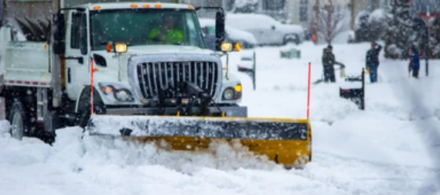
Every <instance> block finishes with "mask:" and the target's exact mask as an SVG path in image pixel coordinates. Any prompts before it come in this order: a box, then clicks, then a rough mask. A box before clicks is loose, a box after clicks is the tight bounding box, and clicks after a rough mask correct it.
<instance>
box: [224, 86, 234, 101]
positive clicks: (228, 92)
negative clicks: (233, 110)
mask: <svg viewBox="0 0 440 195" xmlns="http://www.w3.org/2000/svg"><path fill="white" fill-rule="evenodd" d="M223 99H225V100H233V99H235V91H234V89H232V88H227V89H226V90H225V92H224V93H223Z"/></svg>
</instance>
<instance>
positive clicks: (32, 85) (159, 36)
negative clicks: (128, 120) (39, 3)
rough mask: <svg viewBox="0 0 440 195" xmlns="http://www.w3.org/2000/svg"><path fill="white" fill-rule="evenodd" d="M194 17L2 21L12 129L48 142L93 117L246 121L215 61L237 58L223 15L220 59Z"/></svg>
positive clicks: (78, 11) (154, 10) (82, 12)
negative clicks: (227, 40)
mask: <svg viewBox="0 0 440 195" xmlns="http://www.w3.org/2000/svg"><path fill="white" fill-rule="evenodd" d="M196 11H197V10H196V9H195V8H194V7H192V6H190V5H183V4H167V3H161V4H158V3H146V2H138V3H121V2H115V3H91V4H84V5H75V6H71V7H61V8H60V9H59V11H58V13H56V14H53V15H48V17H46V18H48V19H49V20H50V22H49V25H45V24H47V23H45V22H42V21H44V19H41V18H29V17H27V18H25V19H22V18H18V17H15V18H14V17H10V18H8V20H7V21H9V22H7V23H6V25H4V26H3V27H2V28H1V29H0V46H1V48H2V49H1V50H0V52H1V53H0V56H1V58H0V67H1V69H2V70H3V73H2V74H3V75H2V76H3V80H2V82H1V84H0V85H1V87H2V91H1V95H2V96H3V97H4V98H5V99H6V102H7V105H8V106H7V108H6V116H7V119H8V120H9V121H10V122H11V123H12V130H11V131H13V132H16V134H17V135H18V134H22V135H25V136H26V135H30V134H35V133H36V132H37V133H38V132H39V131H40V130H39V129H43V130H44V131H43V132H44V133H51V134H54V132H55V129H57V128H60V127H64V126H71V125H79V126H81V127H84V126H85V125H86V123H87V121H88V119H89V117H90V115H91V114H103V115H159V116H161V115H186V116H229V117H247V108H246V107H243V106H239V103H240V102H241V98H242V86H241V83H240V81H239V80H238V79H237V78H236V77H235V76H234V75H233V74H231V73H227V71H228V69H227V68H224V65H223V64H222V62H221V57H223V56H226V55H227V53H228V52H231V51H232V50H234V45H233V44H232V43H225V42H224V13H223V10H221V9H219V10H217V14H216V23H217V24H216V25H218V28H217V29H218V30H217V32H216V40H215V41H216V43H215V44H216V50H217V51H212V50H210V49H209V48H208V47H207V43H206V40H204V39H203V36H202V33H201V29H200V25H199V20H198V17H197V14H196ZM20 37H21V38H20ZM19 119H20V120H19ZM13 121H15V122H13ZM17 138H20V135H18V136H17Z"/></svg>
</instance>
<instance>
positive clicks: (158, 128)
mask: <svg viewBox="0 0 440 195" xmlns="http://www.w3.org/2000/svg"><path fill="white" fill-rule="evenodd" d="M86 130H87V131H88V132H89V134H90V135H92V136H114V137H125V138H129V139H136V140H140V141H143V142H149V141H159V140H164V141H166V142H168V143H169V144H170V145H171V147H172V149H175V150H198V149H202V148H208V147H209V144H210V143H211V142H213V141H215V140H226V141H233V140H234V141H236V140H239V141H240V142H241V144H242V145H243V146H245V147H247V148H249V150H250V151H251V152H254V153H255V154H256V155H266V156H267V157H268V159H269V160H272V161H274V162H276V163H279V164H283V165H285V166H286V167H301V166H303V165H304V164H305V163H307V162H309V161H310V156H311V147H310V146H311V129H310V124H309V122H308V121H307V120H293V119H270V118H228V117H212V118H211V117H209V118H208V117H174V116H109V115H95V116H92V117H91V119H90V121H89V124H88V126H87V128H86Z"/></svg>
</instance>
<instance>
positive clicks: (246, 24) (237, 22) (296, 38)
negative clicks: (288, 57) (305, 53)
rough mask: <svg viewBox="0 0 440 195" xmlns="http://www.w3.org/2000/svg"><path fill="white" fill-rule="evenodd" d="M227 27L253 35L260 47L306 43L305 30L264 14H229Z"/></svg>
mask: <svg viewBox="0 0 440 195" xmlns="http://www.w3.org/2000/svg"><path fill="white" fill-rule="evenodd" d="M226 25H228V26H231V27H234V28H238V29H241V30H245V31H248V32H250V33H252V34H253V35H254V36H255V38H256V39H257V41H258V45H285V44H288V43H296V44H300V43H302V42H303V41H304V36H305V32H304V28H303V27H302V26H300V25H291V24H282V23H280V22H278V21H276V20H275V19H273V18H272V17H270V16H267V15H263V14H227V15H226Z"/></svg>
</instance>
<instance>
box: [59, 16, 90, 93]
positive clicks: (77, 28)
mask: <svg viewBox="0 0 440 195" xmlns="http://www.w3.org/2000/svg"><path fill="white" fill-rule="evenodd" d="M69 16H70V17H69V20H68V21H69V22H68V26H67V28H66V30H67V33H66V35H67V36H66V40H65V41H66V54H65V59H66V61H65V62H66V71H65V74H66V75H65V76H66V77H65V78H66V88H67V94H68V96H69V98H70V99H72V100H76V99H77V98H78V95H79V93H81V90H82V89H83V88H84V86H86V85H89V84H90V79H88V78H89V77H90V56H89V38H88V33H87V32H88V31H87V29H88V26H89V25H88V19H87V18H88V16H87V13H86V12H81V11H70V12H69Z"/></svg>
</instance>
